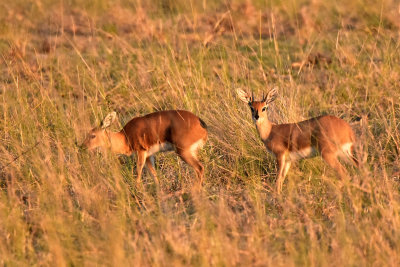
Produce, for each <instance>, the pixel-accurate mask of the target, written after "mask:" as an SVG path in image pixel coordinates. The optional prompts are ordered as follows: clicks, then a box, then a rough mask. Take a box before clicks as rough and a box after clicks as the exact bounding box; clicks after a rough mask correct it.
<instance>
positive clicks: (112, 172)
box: [0, 0, 400, 266]
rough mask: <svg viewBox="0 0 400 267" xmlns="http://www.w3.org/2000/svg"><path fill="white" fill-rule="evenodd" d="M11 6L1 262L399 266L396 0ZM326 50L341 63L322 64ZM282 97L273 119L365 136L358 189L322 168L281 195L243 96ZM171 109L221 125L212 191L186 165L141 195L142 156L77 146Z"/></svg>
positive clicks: (1, 22)
mask: <svg viewBox="0 0 400 267" xmlns="http://www.w3.org/2000/svg"><path fill="white" fill-rule="evenodd" d="M0 7H1V8H0V10H1V11H0V53H1V61H2V64H1V67H0V71H1V75H0V130H1V131H0V135H1V137H0V138H1V143H0V222H1V223H0V264H2V265H7V266H23V265H25V266H26V265H52V266H54V265H57V266H62V265H74V266H81V265H89V266H91V265H109V266H121V265H134V266H142V265H155V266H166V265H167V266H187V265H193V266H208V265H213V266H214V265H218V266H231V265H240V266H253V265H258V266H259V265H262V266H264V265H274V266H275V265H285V266H286V265H290V266H292V265H300V266H303V265H312V266H321V265H332V266H341V265H347V266H353V265H357V266H358V265H361V266H365V265H367V266H368V265H378V266H387V265H390V266H393V265H398V264H399V262H400V259H399V250H400V230H399V229H400V227H399V225H400V214H399V212H400V204H399V201H400V196H399V189H400V188H399V181H400V180H399V179H400V178H399V177H400V161H399V153H400V91H399V88H400V64H399V63H400V53H399V45H398V40H399V28H400V24H399V21H398V16H399V13H398V9H399V6H398V3H397V2H396V1H394V0H386V1H378V2H377V1H368V0H360V1H350V2H349V1H343V0H337V1H323V0H317V1H306V0H304V1H290V3H288V1H280V0H277V1H261V0H254V1H245V0H243V1H240V0H237V1H232V2H231V3H230V4H227V2H224V1H217V0H205V1H183V0H178V1H169V0H165V1H163V0H160V1H135V2H131V1H125V0H121V1H113V2H108V1H80V0H79V1H64V2H61V3H59V2H58V1H47V0H38V1H33V2H28V1H13V2H12V3H11V2H10V3H9V2H7V3H6V2H5V1H2V2H1V3H0ZM227 11H230V12H228V13H226V12H227ZM260 22H261V24H260ZM318 53H320V54H322V55H323V56H324V57H326V58H329V59H330V61H329V62H328V63H324V62H322V63H320V64H315V65H313V64H308V62H309V61H310V60H311V59H312V58H313V57H314V56H315V55H316V54H318ZM294 63H295V64H294ZM296 63H298V64H297V66H299V65H301V67H300V68H299V67H296ZM274 86H277V87H279V98H278V100H277V101H276V102H274V104H273V105H272V107H271V110H270V113H269V114H270V117H271V120H273V121H274V122H277V123H282V122H295V121H299V120H302V119H306V118H310V117H312V116H317V115H320V114H333V115H336V116H339V117H341V118H344V119H345V120H347V121H349V122H350V123H351V124H352V126H353V128H354V130H355V132H356V134H357V136H358V139H357V140H358V144H359V146H360V152H359V155H358V156H359V158H360V159H361V160H362V161H363V166H362V168H361V169H360V170H355V169H352V168H351V167H350V166H348V168H347V169H348V171H349V173H350V174H351V177H352V179H351V181H347V182H345V181H341V180H338V179H337V178H336V176H335V173H334V171H333V170H331V169H330V168H329V167H328V166H327V165H326V164H325V163H324V162H323V161H322V160H321V159H320V158H315V159H309V160H304V161H301V162H298V163H297V164H294V166H293V167H292V168H291V170H290V171H289V174H288V177H287V179H286V181H285V184H284V187H283V194H282V195H277V194H276V192H275V175H276V167H275V162H274V158H273V157H272V156H270V155H268V154H267V152H266V151H265V148H264V146H263V144H262V142H261V141H260V139H259V137H258V135H257V132H256V129H255V127H254V125H253V124H252V121H251V117H250V112H249V110H248V108H247V107H246V106H245V105H243V103H241V101H239V99H238V98H237V97H236V95H235V89H236V88H237V87H241V88H243V89H245V90H248V91H251V90H252V91H254V93H255V94H256V95H258V96H261V94H262V92H267V91H268V90H269V89H270V88H272V87H274ZM164 109H187V110H190V111H192V112H194V113H195V114H197V115H199V116H200V117H201V118H202V119H203V120H204V121H205V122H206V123H207V125H208V126H209V141H208V142H207V145H206V146H205V148H204V149H203V151H202V152H201V160H202V162H203V163H204V166H205V170H206V180H205V183H204V186H203V189H202V190H200V192H199V191H196V190H194V189H193V187H194V184H195V177H194V173H193V171H192V169H190V168H189V167H188V166H187V165H186V164H184V163H183V162H182V161H181V160H180V159H179V158H178V157H177V156H176V155H175V154H174V153H170V154H159V155H158V156H157V171H158V173H159V179H160V183H161V190H160V191H159V192H158V191H157V189H156V187H155V185H154V184H153V181H152V179H151V177H149V175H147V174H146V175H145V176H144V177H143V185H144V186H143V187H139V186H138V185H137V184H136V183H135V177H134V176H133V175H132V168H134V167H135V160H131V159H129V158H127V157H123V156H117V155H111V154H103V155H101V154H96V153H94V154H89V153H87V152H84V151H81V150H79V148H78V145H79V144H80V143H81V142H82V140H83V139H84V137H85V134H86V133H87V131H88V130H89V129H91V128H92V127H94V126H97V125H98V124H99V122H100V121H101V120H102V119H103V118H104V116H105V115H106V114H107V113H108V112H109V111H111V110H115V111H117V112H118V115H119V122H118V123H116V124H115V125H113V129H115V130H117V129H119V128H120V127H122V126H123V125H124V124H125V123H126V122H128V121H129V120H130V119H131V118H132V117H134V116H139V115H143V114H146V113H149V112H153V111H156V110H164ZM357 117H363V119H362V121H361V123H360V122H354V120H355V118H357Z"/></svg>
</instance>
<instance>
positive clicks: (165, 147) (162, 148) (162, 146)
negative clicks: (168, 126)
mask: <svg viewBox="0 0 400 267" xmlns="http://www.w3.org/2000/svg"><path fill="white" fill-rule="evenodd" d="M174 149H175V147H174V145H173V144H171V143H169V142H165V143H159V144H155V145H153V146H151V147H150V148H149V150H147V156H151V155H153V154H155V153H158V152H166V151H172V150H174Z"/></svg>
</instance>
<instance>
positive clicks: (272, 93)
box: [263, 87, 278, 105]
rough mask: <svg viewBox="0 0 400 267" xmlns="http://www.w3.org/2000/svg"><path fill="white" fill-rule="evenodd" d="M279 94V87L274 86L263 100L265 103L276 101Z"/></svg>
mask: <svg viewBox="0 0 400 267" xmlns="http://www.w3.org/2000/svg"><path fill="white" fill-rule="evenodd" d="M277 96H278V88H276V87H275V88H273V89H272V90H270V91H269V92H268V94H267V96H266V97H265V98H264V99H263V102H265V104H266V105H267V104H269V103H271V102H272V101H274V100H275V99H276V98H277Z"/></svg>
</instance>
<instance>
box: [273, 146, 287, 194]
mask: <svg viewBox="0 0 400 267" xmlns="http://www.w3.org/2000/svg"><path fill="white" fill-rule="evenodd" d="M285 158H286V156H285V154H284V153H282V154H279V155H276V162H277V164H278V175H277V179H276V189H277V192H278V194H280V193H281V192H282V186H283V181H284V180H285V165H286V159H285ZM289 167H290V165H289V166H288V168H287V170H289Z"/></svg>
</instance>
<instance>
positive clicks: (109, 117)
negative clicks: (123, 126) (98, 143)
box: [100, 111, 117, 129]
mask: <svg viewBox="0 0 400 267" xmlns="http://www.w3.org/2000/svg"><path fill="white" fill-rule="evenodd" d="M116 118H117V113H116V112H115V111H113V112H111V113H109V114H108V115H107V116H106V117H105V118H104V120H103V121H102V122H101V124H100V127H101V128H102V129H105V128H108V127H110V125H111V124H112V123H113V122H114V121H115V119H116Z"/></svg>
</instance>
